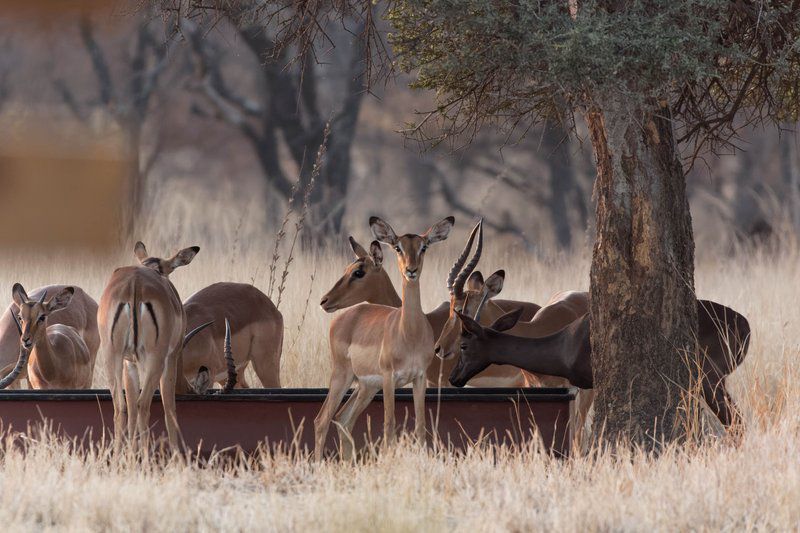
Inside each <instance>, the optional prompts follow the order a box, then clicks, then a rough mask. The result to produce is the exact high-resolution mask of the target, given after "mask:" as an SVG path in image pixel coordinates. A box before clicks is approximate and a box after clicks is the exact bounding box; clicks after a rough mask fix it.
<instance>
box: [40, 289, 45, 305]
mask: <svg viewBox="0 0 800 533" xmlns="http://www.w3.org/2000/svg"><path fill="white" fill-rule="evenodd" d="M45 298H47V291H44V292H43V293H42V297H41V298H39V302H38V303H39V304H40V305H41V304H43V303H44V299H45Z"/></svg>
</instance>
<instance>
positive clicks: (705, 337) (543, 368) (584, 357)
mask: <svg viewBox="0 0 800 533" xmlns="http://www.w3.org/2000/svg"><path fill="white" fill-rule="evenodd" d="M543 309H545V308H543ZM697 315H698V330H697V344H698V349H699V356H700V371H701V372H700V376H699V379H700V383H701V385H702V394H703V399H704V400H705V402H706V404H707V405H708V406H709V408H710V409H711V410H712V411H713V412H714V414H715V415H716V416H717V418H719V420H720V422H722V424H723V425H725V426H726V427H727V426H730V425H731V424H733V423H734V422H736V421H737V420H738V419H739V413H738V409H737V408H736V404H735V402H734V401H733V399H732V398H731V397H730V395H729V393H728V392H727V390H726V388H725V379H726V378H727V376H728V375H730V373H731V372H733V370H735V369H736V367H738V366H739V365H740V364H741V363H742V361H743V360H744V358H745V356H746V355H747V349H748V347H749V343H750V325H749V323H748V322H747V319H746V318H745V317H744V316H742V315H741V314H739V313H737V312H736V311H734V310H733V309H730V308H729V307H726V306H724V305H721V304H718V303H716V302H712V301H709V300H697ZM519 316H520V312H519V310H517V311H512V312H511V313H508V314H506V315H504V316H502V317H500V318H498V319H497V320H496V321H495V322H494V323H493V324H492V325H491V326H490V327H488V328H484V327H483V326H481V325H480V324H478V323H477V322H476V321H475V320H473V319H472V318H471V317H469V316H466V315H460V316H459V318H460V319H461V327H462V332H461V336H460V341H459V342H460V356H459V359H458V364H457V366H456V368H455V369H454V370H453V373H452V374H451V376H450V382H451V383H452V384H453V385H455V386H457V387H462V386H464V385H465V384H466V383H467V381H468V380H469V378H470V377H471V376H473V375H475V374H476V373H478V372H480V371H481V369H483V368H484V367H486V366H487V365H489V364H502V365H513V366H515V367H519V368H523V369H525V370H527V371H529V372H534V373H537V374H540V373H541V374H549V375H555V376H561V377H563V378H566V379H568V380H569V382H570V383H572V384H573V385H575V386H577V387H580V388H582V389H590V388H592V387H593V386H594V380H593V376H592V350H591V344H590V342H589V314H588V313H587V314H585V315H583V316H582V317H581V318H579V319H577V320H575V321H573V322H572V323H570V324H569V325H568V326H567V327H565V328H564V329H562V330H561V331H559V332H557V333H555V334H552V335H548V336H546V337H541V338H525V337H518V336H515V335H511V334H509V333H504V332H505V331H513V330H512V328H513V327H514V325H515V324H516V323H517V320H518V319H519Z"/></svg>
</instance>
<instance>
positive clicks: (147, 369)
mask: <svg viewBox="0 0 800 533" xmlns="http://www.w3.org/2000/svg"><path fill="white" fill-rule="evenodd" d="M143 359H144V365H143V366H144V371H143V372H142V374H144V375H143V376H141V379H142V383H141V386H142V389H141V392H140V393H139V397H138V398H137V399H136V410H137V411H138V417H139V418H138V422H137V428H138V437H139V440H140V442H141V443H142V447H143V448H146V447H147V443H148V442H149V440H150V439H149V437H150V405H151V404H152V403H153V394H155V392H156V387H157V386H158V378H159V376H160V375H161V370H162V368H160V367H161V365H162V364H163V363H162V362H161V361H160V360H159V358H158V357H154V356H152V355H151V354H149V353H148V354H145V355H144V357H143Z"/></svg>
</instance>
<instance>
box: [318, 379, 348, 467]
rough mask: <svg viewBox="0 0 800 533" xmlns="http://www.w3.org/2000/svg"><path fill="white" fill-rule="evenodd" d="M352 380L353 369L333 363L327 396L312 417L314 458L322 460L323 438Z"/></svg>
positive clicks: (326, 434)
mask: <svg viewBox="0 0 800 533" xmlns="http://www.w3.org/2000/svg"><path fill="white" fill-rule="evenodd" d="M352 382H353V370H352V369H351V368H350V367H349V366H348V367H345V368H342V367H337V366H336V365H335V364H334V367H333V373H332V375H331V383H330V386H329V388H328V396H326V397H325V402H324V403H323V404H322V409H320V411H319V414H317V417H316V418H315V419H314V458H315V459H316V460H317V461H320V460H322V453H323V452H324V451H325V439H326V438H327V436H328V429H330V425H331V420H333V415H334V414H336V411H337V409H338V408H339V405H341V403H342V398H344V395H345V393H346V392H347V388H348V387H349V386H350V384H351V383H352Z"/></svg>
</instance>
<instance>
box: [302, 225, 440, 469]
mask: <svg viewBox="0 0 800 533" xmlns="http://www.w3.org/2000/svg"><path fill="white" fill-rule="evenodd" d="M454 222H455V219H454V218H453V217H447V218H445V219H444V220H442V221H440V222H437V223H436V224H434V225H433V226H431V228H430V229H429V230H428V231H427V232H425V233H423V234H422V235H414V234H406V235H403V236H400V237H398V236H397V234H396V233H395V232H394V230H393V229H392V227H391V226H390V225H389V224H387V223H386V222H384V221H383V220H381V219H380V218H378V217H372V218H370V221H369V224H370V227H371V229H372V232H373V234H374V235H375V238H376V239H378V240H379V241H381V242H385V243H387V244H389V245H390V246H392V247H393V248H394V250H395V252H397V264H398V267H399V268H400V273H401V274H402V279H403V298H402V304H401V306H400V307H399V308H393V307H388V306H385V305H375V304H363V305H359V306H356V307H352V308H350V309H348V310H346V311H344V312H343V313H341V314H339V315H338V316H337V317H336V318H335V319H334V320H333V322H332V323H331V328H330V345H331V363H332V367H333V369H332V373H331V381H330V389H329V391H328V396H327V397H326V398H325V403H324V404H323V405H322V409H321V410H320V412H319V414H318V415H317V417H316V419H315V420H314V433H315V435H314V437H315V446H314V455H315V457H316V458H317V459H318V460H319V459H321V458H322V452H323V449H324V446H325V439H326V437H327V434H328V429H329V427H330V423H331V420H332V419H333V417H334V414H337V411H338V414H337V421H338V422H339V426H338V428H339V431H340V434H341V435H342V437H343V438H342V444H343V446H347V449H346V450H345V452H346V453H347V454H349V451H350V450H349V446H348V445H347V443H348V442H349V439H348V436H349V433H350V431H351V430H352V427H353V423H354V422H355V420H356V418H357V417H358V415H360V414H361V412H362V411H363V410H364V409H365V408H366V407H367V405H369V402H370V401H372V398H374V397H375V394H377V392H378V391H379V390H381V388H382V389H383V405H384V423H383V434H384V440H385V442H386V443H391V442H392V441H393V440H394V430H395V414H394V390H395V387H402V386H404V385H406V384H408V383H412V384H413V387H414V393H413V396H414V422H415V426H414V429H415V434H416V436H417V438H418V439H420V440H424V438H425V384H426V380H425V372H426V370H427V368H428V366H429V365H430V362H431V359H432V358H433V331H432V329H431V325H430V323H429V322H428V319H427V318H426V317H425V314H424V313H423V312H422V304H421V302H420V286H419V280H420V276H421V274H422V267H423V264H424V260H425V252H426V250H427V248H428V246H430V245H431V244H434V243H437V242H440V241H443V240H445V239H446V238H447V235H448V234H449V233H450V229H451V228H452V227H453V223H454ZM353 380H355V381H356V384H357V387H356V392H354V393H353V395H352V396H351V397H350V399H349V400H348V401H347V403H346V404H345V405H344V407H342V408H341V410H339V405H340V403H341V401H342V398H343V397H344V395H345V392H347V388H348V387H349V386H350V384H351V383H352V382H353Z"/></svg>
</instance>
